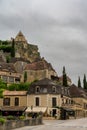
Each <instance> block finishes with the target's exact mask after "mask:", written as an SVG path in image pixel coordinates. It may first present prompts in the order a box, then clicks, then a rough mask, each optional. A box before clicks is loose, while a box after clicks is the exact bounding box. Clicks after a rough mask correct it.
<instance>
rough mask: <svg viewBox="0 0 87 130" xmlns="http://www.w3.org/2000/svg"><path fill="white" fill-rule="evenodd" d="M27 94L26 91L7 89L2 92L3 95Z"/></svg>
mask: <svg viewBox="0 0 87 130" xmlns="http://www.w3.org/2000/svg"><path fill="white" fill-rule="evenodd" d="M26 94H27V91H9V90H5V91H4V92H3V95H4V96H24V95H26Z"/></svg>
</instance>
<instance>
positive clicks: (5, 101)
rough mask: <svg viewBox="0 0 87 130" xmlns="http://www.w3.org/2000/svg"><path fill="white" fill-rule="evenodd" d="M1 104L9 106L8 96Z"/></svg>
mask: <svg viewBox="0 0 87 130" xmlns="http://www.w3.org/2000/svg"><path fill="white" fill-rule="evenodd" d="M3 105H4V106H10V98H4V100H3Z"/></svg>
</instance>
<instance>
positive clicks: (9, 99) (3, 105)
mask: <svg viewBox="0 0 87 130" xmlns="http://www.w3.org/2000/svg"><path fill="white" fill-rule="evenodd" d="M3 96H4V98H2V99H0V110H1V112H2V115H22V113H24V111H25V109H26V106H27V91H8V90H5V91H4V92H3Z"/></svg>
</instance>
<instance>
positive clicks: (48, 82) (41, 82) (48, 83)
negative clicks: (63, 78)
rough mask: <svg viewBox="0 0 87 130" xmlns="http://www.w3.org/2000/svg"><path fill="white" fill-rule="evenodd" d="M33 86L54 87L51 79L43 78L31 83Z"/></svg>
mask: <svg viewBox="0 0 87 130" xmlns="http://www.w3.org/2000/svg"><path fill="white" fill-rule="evenodd" d="M33 85H56V83H54V82H53V81H52V80H51V79H48V78H45V79H42V80H39V81H36V82H34V83H33Z"/></svg>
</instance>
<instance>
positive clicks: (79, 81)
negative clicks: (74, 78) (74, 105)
mask: <svg viewBox="0 0 87 130" xmlns="http://www.w3.org/2000/svg"><path fill="white" fill-rule="evenodd" d="M78 88H81V80H80V76H79V77H78Z"/></svg>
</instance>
